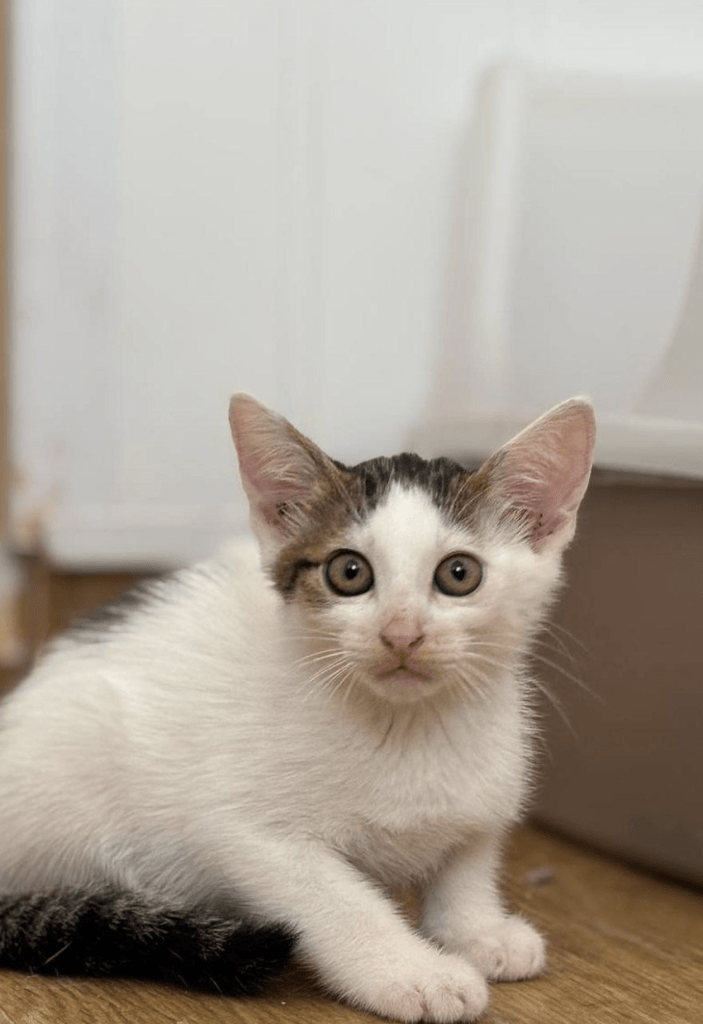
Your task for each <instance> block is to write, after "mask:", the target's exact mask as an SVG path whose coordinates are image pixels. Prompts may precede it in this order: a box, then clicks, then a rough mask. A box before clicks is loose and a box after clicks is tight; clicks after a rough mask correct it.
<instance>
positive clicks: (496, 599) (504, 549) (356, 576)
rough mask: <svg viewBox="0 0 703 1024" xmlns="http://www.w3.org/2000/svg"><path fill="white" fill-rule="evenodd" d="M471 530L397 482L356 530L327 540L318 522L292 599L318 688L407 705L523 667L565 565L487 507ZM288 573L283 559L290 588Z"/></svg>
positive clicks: (298, 556)
mask: <svg viewBox="0 0 703 1024" xmlns="http://www.w3.org/2000/svg"><path fill="white" fill-rule="evenodd" d="M484 511H487V510H484ZM472 520H473V521H471V519H467V521H466V522H461V521H457V520H456V519H455V518H454V517H453V516H452V515H451V514H450V513H449V511H448V510H447V509H442V507H441V505H438V504H437V502H436V497H435V498H434V499H433V496H431V495H430V494H428V492H427V491H425V490H423V489H422V488H421V487H414V486H411V485H410V486H409V485H407V484H397V483H396V484H393V485H391V486H390V487H389V489H388V491H387V492H386V493H385V495H384V496H383V498H382V499H381V501H380V502H379V503H378V505H377V506H375V507H374V508H373V509H372V510H371V511H369V512H367V513H366V514H362V516H361V517H360V518H359V520H358V521H351V522H347V523H346V524H345V525H344V526H341V527H340V526H339V525H338V524H333V526H332V529H331V530H330V532H329V535H327V536H326V531H325V524H324V522H320V523H318V527H317V530H316V537H315V543H314V544H313V545H312V546H311V548H310V549H309V550H307V551H305V550H301V549H300V548H299V547H297V546H296V548H295V549H294V550H295V568H294V570H293V574H294V583H293V584H292V588H291V590H290V591H289V593H288V594H287V601H288V606H289V608H290V609H291V613H292V615H293V617H294V618H295V620H296V626H297V628H299V629H300V630H301V632H305V630H306V628H307V629H308V630H309V631H310V633H311V635H312V636H313V638H314V639H313V640H312V642H311V645H310V646H312V647H314V648H315V649H317V650H318V651H319V652H325V653H324V654H322V656H321V657H318V658H317V660H316V661H313V662H311V663H312V664H314V665H315V668H316V669H317V670H319V676H318V679H319V681H320V682H321V683H323V684H324V685H328V686H333V687H335V688H336V689H338V690H339V691H340V692H341V693H344V692H346V690H347V689H348V688H349V687H352V686H356V685H362V686H366V687H368V688H370V689H371V690H372V691H373V692H374V693H375V694H377V695H378V696H380V697H383V698H385V699H387V700H390V701H392V702H394V703H398V702H403V703H405V702H412V701H416V700H419V699H423V698H425V697H428V696H430V695H432V694H434V693H436V692H437V691H438V690H439V689H441V688H444V687H453V688H455V689H459V688H461V689H464V690H469V691H472V692H474V693H480V692H481V691H483V690H485V689H486V688H487V687H490V681H491V680H492V679H495V678H496V675H497V673H498V672H499V671H500V669H501V668H509V667H510V666H511V665H514V658H515V656H516V654H518V653H520V652H521V650H522V648H523V647H524V641H525V639H526V638H527V636H528V635H529V633H530V631H531V629H532V628H533V627H534V625H535V623H536V622H537V620H538V618H539V615H540V613H541V611H542V610H543V607H544V604H545V601H546V600H547V599H548V597H549V595H550V593H551V591H552V589H553V586H554V584H555V582H556V577H557V574H558V563H557V562H556V561H555V560H554V559H552V560H551V562H550V564H546V565H545V564H543V560H542V559H541V558H540V557H539V556H538V555H537V554H536V553H535V552H534V551H533V550H532V549H531V547H530V546H529V544H528V543H526V542H525V541H524V540H523V541H521V540H519V539H518V538H517V537H516V536H515V532H514V531H511V530H507V531H506V530H505V529H503V530H501V529H498V528H493V527H492V525H491V516H490V515H489V514H486V515H483V516H482V515H481V509H480V507H479V508H474V515H473V517H472ZM290 570H291V566H290V565H289V564H287V560H286V558H285V556H284V557H283V558H282V559H281V561H280V563H279V566H278V571H279V573H280V574H281V578H284V577H285V574H286V572H288V573H289V574H290ZM274 577H275V572H274Z"/></svg>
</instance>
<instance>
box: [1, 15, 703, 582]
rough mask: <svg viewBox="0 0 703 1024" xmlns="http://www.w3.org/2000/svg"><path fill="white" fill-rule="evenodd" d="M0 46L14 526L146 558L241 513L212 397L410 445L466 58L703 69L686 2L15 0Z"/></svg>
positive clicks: (354, 435)
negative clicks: (242, 398) (9, 247)
mask: <svg viewBox="0 0 703 1024" xmlns="http://www.w3.org/2000/svg"><path fill="white" fill-rule="evenodd" d="M13 47H14V54H13V58H14V59H13V103H14V111H13V120H14V126H13V165H14V166H13V181H14V186H13V197H12V204H13V288H12V301H11V343H12V349H13V368H12V369H13V459H14V462H15V467H16V485H15V493H14V496H13V534H14V540H15V543H16V544H18V545H20V546H26V547H27V546H32V545H33V544H35V543H36V542H37V541H38V540H39V539H41V540H43V541H44V542H45V543H46V544H47V545H48V547H49V550H50V553H51V554H52V555H53V557H54V558H55V559H56V560H57V561H59V562H61V563H63V564H67V565H90V564H100V565H107V564H126V563H130V564H145V563H153V562H165V563H169V562H173V561H181V560H183V559H186V558H190V557H192V556H194V555H197V554H200V553H201V552H204V551H206V550H208V549H209V548H210V547H211V546H212V545H213V544H214V543H216V542H217V541H218V540H219V539H220V538H222V537H223V536H224V535H226V533H227V532H229V531H230V530H231V529H233V528H241V527H242V526H243V525H244V522H245V510H244V504H243V501H242V499H241V495H240V494H239V491H238V489H237V484H236V482H235V469H234V460H233V456H232V454H231V451H230V446H229V439H228V436H227V429H226V407H227V399H228V396H229V393H230V392H231V391H232V390H239V389H244V390H250V391H252V392H253V393H254V394H256V395H258V396H259V397H261V398H262V399H264V400H265V401H268V402H269V403H271V404H272V405H274V406H275V407H276V408H277V409H279V410H280V411H281V412H283V413H285V414H286V415H288V416H290V417H291V418H292V419H293V420H294V422H296V423H297V424H298V425H299V426H300V427H301V428H302V429H304V430H306V431H308V432H309V433H310V434H311V435H312V436H313V437H314V438H315V439H316V440H318V441H319V442H320V443H322V444H323V445H324V446H326V447H327V448H328V450H330V452H331V453H332V454H333V455H335V456H336V457H339V458H342V459H347V458H348V459H356V458H364V457H368V456H371V455H374V454H379V453H380V452H390V451H392V450H396V449H398V448H401V447H403V445H405V444H407V441H408V438H409V437H410V436H411V435H412V433H413V431H414V430H415V428H416V427H417V423H418V421H419V420H420V419H421V415H422V412H423V409H425V408H426V407H427V402H428V399H429V396H430V394H431V393H432V381H433V380H434V379H436V370H435V361H436V357H437V353H438V352H439V351H441V345H442V344H443V343H444V342H443V339H444V333H445V331H446V324H447V319H448V313H447V309H446V305H447V302H448V290H447V276H448V272H449V271H450V270H451V267H450V266H449V264H451V260H452V252H453V248H452V246H453V241H452V239H453V233H454V230H455V221H456V205H457V195H458V192H460V191H461V189H460V182H459V181H458V175H459V173H460V170H461V168H462V167H463V164H462V159H463V156H462V155H463V154H464V151H465V145H466V138H467V132H468V130H469V126H470V124H471V119H472V114H473V107H474V101H475V97H476V90H477V88H478V85H479V82H480V81H481V79H482V76H483V75H484V73H485V72H486V70H487V69H488V68H489V67H491V66H492V65H494V64H496V63H499V62H501V61H504V60H506V59H511V60H517V61H526V62H529V63H536V64H538V65H541V66H543V67H555V68H562V69H565V70H567V71H584V72H590V73H601V74H615V75H618V76H648V77H652V76H654V77H657V76H661V77H664V78H669V77H675V78H676V79H677V80H681V79H687V78H690V79H691V80H692V81H694V82H695V81H696V80H698V79H700V80H703V5H701V4H700V3H699V2H698V0H669V2H668V3H667V4H660V3H654V2H653V0H608V2H607V3H606V2H594V3H588V4H586V3H583V0H491V2H490V3H486V2H485V0H481V2H469V0H467V2H463V3H457V2H456V0H295V2H292V0H219V2H216V0H202V2H199V3H194V2H193V0H21V2H20V0H18V2H17V3H16V4H15V5H14V11H13ZM692 130H695V129H692ZM664 220H665V218H664ZM663 230H664V232H665V231H666V225H665V223H664V222H663ZM627 273H628V268H623V275H624V278H625V279H626V278H627ZM564 344H565V345H568V344H569V339H565V341H564ZM632 353H633V359H636V358H637V339H634V340H633V345H632ZM648 358H649V356H648ZM545 372H546V373H548V367H546V368H545ZM579 390H582V389H579Z"/></svg>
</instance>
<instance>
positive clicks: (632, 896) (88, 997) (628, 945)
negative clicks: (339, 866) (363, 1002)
mask: <svg viewBox="0 0 703 1024" xmlns="http://www.w3.org/2000/svg"><path fill="white" fill-rule="evenodd" d="M505 888H506V891H507V893H508V894H509V896H510V899H511V901H512V903H513V904H514V905H515V906H517V907H518V908H520V909H521V910H523V911H524V912H525V913H526V914H527V915H529V917H530V919H531V920H532V921H534V922H535V923H536V924H537V925H538V926H539V927H540V928H541V929H542V930H543V931H544V933H545V934H546V935H547V936H548V937H549V943H550V957H549V969H548V973H547V974H546V975H545V976H544V977H543V978H539V979H538V980H535V981H530V982H519V983H516V984H509V985H494V986H493V990H492V991H493V997H492V1003H491V1007H490V1009H489V1011H488V1013H487V1015H486V1016H485V1018H484V1020H485V1021H486V1024H701V1021H703V893H700V892H696V891H693V890H689V889H686V888H684V887H681V886H678V885H676V884H673V883H667V882H664V881H660V880H657V879H654V878H651V877H649V876H648V875H645V874H642V873H640V872H638V871H634V870H632V869H630V868H628V867H626V866H623V865H620V864H617V863H615V862H613V861H610V860H608V859H607V858H604V857H601V856H599V855H596V854H594V853H591V852H588V851H584V850H583V849H581V848H579V847H578V846H574V845H572V844H571V843H569V842H566V841H565V840H563V839H559V838H555V837H553V836H550V835H548V834H546V833H544V832H541V831H539V830H537V829H534V828H531V827H530V828H525V829H523V830H521V831H520V832H518V833H517V835H516V836H515V839H514V842H513V843H512V845H511V848H510V852H509V857H508V863H507V866H506V884H505ZM375 1019H376V1018H374V1017H371V1016H369V1015H368V1014H363V1013H358V1012H356V1011H354V1010H352V1009H350V1008H348V1007H345V1006H341V1005H339V1004H337V1003H335V1002H333V1001H332V1000H330V999H328V998H327V996H326V995H325V994H324V993H322V992H321V991H320V990H319V989H318V988H316V986H315V984H314V982H313V981H312V979H310V978H309V977H307V976H306V975H305V974H304V973H303V972H302V971H301V970H291V971H289V972H288V973H287V974H286V975H284V976H283V977H282V978H281V979H280V980H279V981H278V982H276V983H275V984H274V985H272V986H271V987H270V989H269V990H268V992H267V994H266V995H264V996H261V997H259V998H248V999H241V1000H239V999H225V998H218V997H216V996H204V995H199V994H195V993H192V992H186V991H182V990H179V989H170V988H165V987H161V986H157V985H149V984H144V983H136V982H127V981H124V982H123V981H119V982H118V981H110V982H106V981H100V982H98V981H83V980H72V979H56V980H54V979H45V978H37V977H33V978H30V977H25V976H23V975H20V974H14V973H11V972H7V971H5V972H0V1022H2V1024H206V1022H207V1024H224V1022H228V1024H277V1022H281V1024H283V1022H292V1024H322V1022H327V1024H343V1022H345V1024H352V1022H353V1021H359V1022H361V1021H371V1020H375Z"/></svg>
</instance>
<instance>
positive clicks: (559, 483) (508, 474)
mask: <svg viewBox="0 0 703 1024" xmlns="http://www.w3.org/2000/svg"><path fill="white" fill-rule="evenodd" d="M595 437H596V423H595V417H594V415H593V407H592V405H591V403H590V402H589V401H588V399H585V398H571V399H569V400H568V401H566V402H562V403H561V405H557V406H555V407H554V408H553V409H551V410H550V411H549V412H547V413H545V414H544V416H541V417H540V418H539V419H538V420H535V421H534V423H531V424H530V426H529V427H526V428H525V429H524V430H523V431H522V432H521V433H519V434H518V435H517V436H516V437H514V438H513V439H512V441H509V442H508V444H506V445H505V446H504V447H503V448H501V449H500V451H498V452H497V453H496V454H495V455H494V456H493V457H492V458H491V459H489V460H488V462H487V463H486V465H485V466H484V471H486V472H487V473H488V475H489V479H490V483H491V488H496V489H497V492H498V494H499V495H500V497H501V499H502V500H503V501H505V502H507V504H508V506H509V510H510V511H509V514H510V515H511V516H515V515H517V516H518V517H519V518H520V519H521V520H522V521H524V523H525V526H526V528H527V530H528V531H529V540H530V543H531V545H532V547H533V548H534V549H535V550H536V551H543V550H547V549H552V548H563V547H565V546H566V545H567V544H568V543H569V541H570V540H571V538H572V537H573V535H574V530H575V529H576V513H577V511H578V507H579V505H580V504H581V499H582V498H583V496H584V494H585V493H586V488H587V486H588V480H589V477H590V475H591V465H592V462H593V447H594V444H595Z"/></svg>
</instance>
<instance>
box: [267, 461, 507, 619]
mask: <svg viewBox="0 0 703 1024" xmlns="http://www.w3.org/2000/svg"><path fill="white" fill-rule="evenodd" d="M334 466H335V468H336V469H337V470H338V471H339V476H338V478H337V480H335V481H332V480H322V481H318V485H319V490H318V493H317V495H316V498H315V500H314V501H312V502H311V506H310V508H309V511H308V516H307V521H306V523H305V524H304V525H303V526H302V527H301V529H300V530H299V531H298V533H297V535H296V536H295V537H294V538H292V539H291V541H290V542H289V543H288V544H286V545H285V546H284V547H283V548H282V549H281V550H280V552H279V554H278V557H277V559H276V561H275V563H274V565H273V567H272V576H273V580H274V583H275V585H276V587H277V589H278V590H279V591H280V592H281V594H283V596H284V597H285V598H286V599H288V600H290V599H291V598H292V597H293V595H294V594H296V593H300V594H301V596H303V597H304V598H305V599H306V600H307V601H308V602H309V603H311V604H315V605H317V606H322V605H326V604H329V603H330V602H331V601H334V600H335V599H334V598H333V597H332V596H331V595H330V592H329V590H328V588H327V587H326V586H325V584H324V582H323V580H322V576H321V573H320V572H318V571H317V570H319V568H320V566H321V565H322V563H323V562H324V561H326V559H327V558H328V557H329V555H330V554H331V553H332V552H333V551H335V550H336V549H338V548H341V547H344V546H345V544H346V543H347V541H346V535H347V532H348V530H349V527H350V526H351V525H352V524H358V523H360V522H362V521H363V520H364V519H366V518H367V517H368V516H369V515H370V514H372V513H373V512H374V511H375V510H376V509H377V508H378V507H379V506H380V505H382V504H383V503H384V502H385V501H386V500H387V498H388V496H389V494H390V492H391V490H392V489H393V488H395V487H398V486H399V487H401V488H403V489H406V490H408V491H411V490H417V491H420V492H422V493H424V494H426V495H427V496H428V497H429V498H430V500H431V502H432V503H433V505H435V507H436V508H437V509H438V510H439V511H440V512H441V513H442V514H443V515H444V516H445V517H446V518H447V519H449V520H450V521H452V522H456V523H460V524H462V525H465V526H466V525H471V524H472V523H473V522H474V520H475V514H476V509H477V504H478V502H479V500H480V498H481V496H482V495H483V493H484V492H485V490H486V487H487V480H485V479H484V478H483V477H482V476H481V474H480V473H475V474H472V473H469V472H468V471H467V470H465V469H463V467H462V466H460V465H459V463H457V462H454V461H452V460H451V459H447V458H437V459H430V460H427V459H423V458H421V456H419V455H414V454H411V453H408V452H405V453H403V454H401V455H395V456H392V457H390V458H386V457H380V458H375V459H369V460H368V461H366V462H361V463H359V464H358V465H355V466H345V465H343V464H342V463H340V462H336V461H335V462H334ZM340 483H341V486H342V488H343V491H344V493H343V494H341V493H340Z"/></svg>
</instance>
